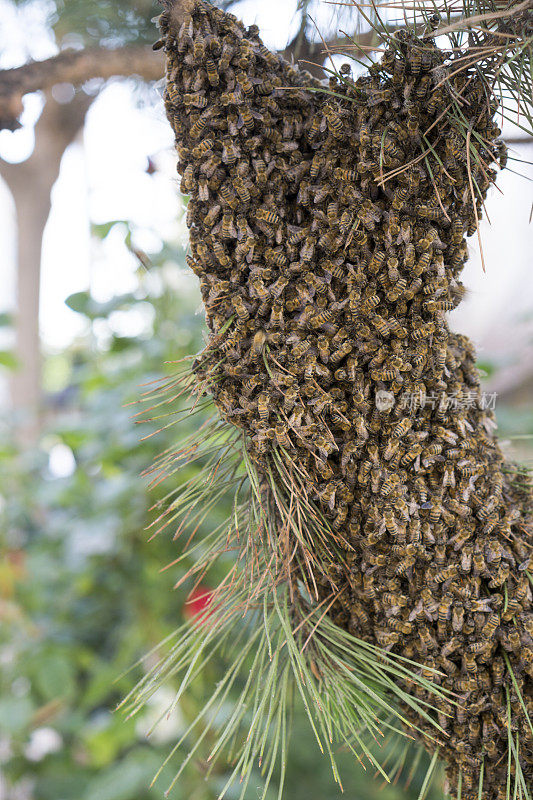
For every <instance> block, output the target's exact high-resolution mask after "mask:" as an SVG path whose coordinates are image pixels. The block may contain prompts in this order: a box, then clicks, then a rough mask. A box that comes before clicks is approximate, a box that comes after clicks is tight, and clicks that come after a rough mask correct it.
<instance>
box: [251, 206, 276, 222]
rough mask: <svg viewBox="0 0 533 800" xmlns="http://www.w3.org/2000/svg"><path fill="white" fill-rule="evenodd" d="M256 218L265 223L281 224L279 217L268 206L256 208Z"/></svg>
mask: <svg viewBox="0 0 533 800" xmlns="http://www.w3.org/2000/svg"><path fill="white" fill-rule="evenodd" d="M255 217H256V219H259V220H261V221H262V222H266V223H267V225H276V226H277V225H281V217H280V216H279V214H277V213H276V212H275V211H272V210H271V209H269V208H258V209H257V211H256V213H255Z"/></svg>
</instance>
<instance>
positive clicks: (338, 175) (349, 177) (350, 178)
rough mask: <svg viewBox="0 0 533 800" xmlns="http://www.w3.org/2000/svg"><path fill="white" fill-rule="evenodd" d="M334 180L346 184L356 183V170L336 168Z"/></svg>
mask: <svg viewBox="0 0 533 800" xmlns="http://www.w3.org/2000/svg"><path fill="white" fill-rule="evenodd" d="M334 175H335V180H337V181H341V182H344V181H346V182H347V183H356V182H357V179H358V175H357V170H354V169H343V168H342V167H337V168H336V169H335V173H334Z"/></svg>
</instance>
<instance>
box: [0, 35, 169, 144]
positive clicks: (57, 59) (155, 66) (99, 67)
mask: <svg viewBox="0 0 533 800" xmlns="http://www.w3.org/2000/svg"><path fill="white" fill-rule="evenodd" d="M163 74H164V63H163V57H162V55H161V54H160V53H157V52H154V51H153V50H152V48H151V47H149V46H147V45H132V46H128V47H120V48H117V49H110V48H108V47H92V48H88V49H86V50H68V51H64V52H61V53H59V54H58V55H57V56H53V57H52V58H47V59H46V60H45V61H31V62H30V63H28V64H24V65H23V66H22V67H16V68H14V69H5V70H0V129H1V128H9V129H11V130H13V129H14V128H17V127H19V125H20V123H18V121H17V118H18V116H19V115H20V113H21V111H22V96H23V95H24V94H27V93H28V92H36V91H38V90H47V89H50V88H51V87H52V86H54V85H55V84H57V83H71V84H73V85H74V86H80V85H82V84H83V83H85V81H88V80H89V79H91V78H111V77H113V76H114V75H125V76H128V77H129V76H134V75H139V76H140V77H141V78H142V79H143V80H146V81H152V80H157V79H158V78H161V77H162V76H163Z"/></svg>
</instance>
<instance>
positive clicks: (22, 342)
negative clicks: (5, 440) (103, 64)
mask: <svg viewBox="0 0 533 800" xmlns="http://www.w3.org/2000/svg"><path fill="white" fill-rule="evenodd" d="M93 99H94V98H93V97H89V96H88V95H85V94H78V95H76V96H75V97H74V99H73V100H72V101H71V102H70V103H67V104H60V103H58V102H57V101H56V100H54V99H53V97H51V96H47V98H46V103H45V106H44V109H43V112H42V114H41V117H40V119H39V121H38V122H37V125H36V126H35V148H34V151H33V153H32V155H31V156H30V158H29V159H27V161H24V162H23V163H22V164H8V163H7V162H5V161H2V162H0V175H1V176H2V177H3V178H4V180H5V181H6V184H7V186H8V187H9V189H10V191H11V193H12V195H13V200H14V202H15V208H16V213H17V267H18V269H17V302H16V308H17V314H16V321H15V354H16V357H17V360H18V362H19V368H18V369H17V370H16V372H15V373H14V374H13V378H12V380H11V387H10V389H11V400H12V405H13V408H14V409H15V410H16V411H21V412H23V413H24V419H23V421H22V425H21V435H22V438H23V440H24V441H26V442H28V443H29V442H31V441H34V440H35V438H36V436H37V434H38V432H39V428H40V418H41V410H42V409H41V352H40V341H39V289H40V279H41V250H42V241H43V234H44V229H45V226H46V222H47V219H48V216H49V213H50V205H51V202H50V194H51V191H52V188H53V185H54V183H55V182H56V180H57V177H58V175H59V169H60V166H61V159H62V157H63V153H64V152H65V150H66V148H67V147H68V145H69V144H70V143H71V142H72V141H73V139H74V138H75V136H76V134H77V133H78V131H79V130H80V128H81V127H82V125H83V122H84V120H85V115H86V113H87V111H88V109H89V106H90V104H91V102H92V101H93Z"/></svg>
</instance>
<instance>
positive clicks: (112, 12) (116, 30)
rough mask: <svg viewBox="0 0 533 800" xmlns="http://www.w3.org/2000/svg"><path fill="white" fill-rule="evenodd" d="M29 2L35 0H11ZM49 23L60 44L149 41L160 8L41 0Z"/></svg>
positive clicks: (223, 1)
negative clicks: (45, 0) (45, 1)
mask: <svg viewBox="0 0 533 800" xmlns="http://www.w3.org/2000/svg"><path fill="white" fill-rule="evenodd" d="M14 2H15V3H16V4H17V5H19V6H31V5H32V4H33V3H34V2H35V0H14ZM236 2H238V0H219V2H215V3H214V5H216V6H218V7H220V8H223V9H228V8H230V6H232V5H235V4H236ZM42 5H43V6H45V8H46V10H47V17H48V24H49V26H50V28H51V29H52V30H53V32H54V34H55V36H56V39H57V42H58V44H59V45H62V44H68V45H70V46H72V45H75V46H78V47H79V46H80V45H84V46H91V45H102V46H104V47H120V46H121V45H124V44H141V43H143V42H144V43H152V42H154V41H155V40H156V39H157V29H156V27H155V24H154V21H153V20H154V17H157V16H159V14H161V11H162V10H163V6H162V3H160V2H155V1H154V0H113V1H112V2H111V0H50V2H47V3H46V5H45V3H42Z"/></svg>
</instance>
